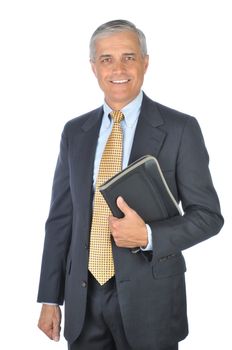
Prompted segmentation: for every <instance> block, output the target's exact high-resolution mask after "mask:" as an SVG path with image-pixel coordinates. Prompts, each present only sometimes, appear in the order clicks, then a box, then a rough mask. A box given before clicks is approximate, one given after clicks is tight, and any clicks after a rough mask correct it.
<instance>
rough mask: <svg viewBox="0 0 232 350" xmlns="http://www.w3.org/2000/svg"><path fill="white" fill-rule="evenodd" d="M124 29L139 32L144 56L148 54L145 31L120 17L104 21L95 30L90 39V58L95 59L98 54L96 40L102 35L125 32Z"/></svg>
mask: <svg viewBox="0 0 232 350" xmlns="http://www.w3.org/2000/svg"><path fill="white" fill-rule="evenodd" d="M124 31H131V32H134V33H136V34H137V36H138V40H139V45H140V49H141V54H142V56H143V57H144V56H146V55H147V43H146V37H145V35H144V34H143V32H142V31H141V30H140V29H138V28H137V27H136V26H135V25H134V24H133V23H132V22H129V21H126V20H122V19H118V20H114V21H110V22H107V23H104V24H102V25H100V27H98V28H97V29H96V30H95V32H94V33H93V35H92V37H91V39H90V45H89V49H90V60H91V61H94V60H95V56H96V47H95V44H96V40H97V39H99V38H100V37H104V36H108V35H110V34H114V33H119V32H124Z"/></svg>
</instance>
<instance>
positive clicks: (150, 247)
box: [140, 224, 153, 251]
mask: <svg viewBox="0 0 232 350" xmlns="http://www.w3.org/2000/svg"><path fill="white" fill-rule="evenodd" d="M146 227H147V239H148V243H147V246H146V247H145V248H142V247H140V249H141V250H143V251H147V250H153V244H152V231H151V228H150V226H149V225H147V224H146Z"/></svg>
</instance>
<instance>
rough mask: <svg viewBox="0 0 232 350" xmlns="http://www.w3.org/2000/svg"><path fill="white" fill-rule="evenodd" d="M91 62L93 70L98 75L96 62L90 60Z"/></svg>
mask: <svg viewBox="0 0 232 350" xmlns="http://www.w3.org/2000/svg"><path fill="white" fill-rule="evenodd" d="M90 64H91V68H92V71H93V73H94V75H95V77H96V76H97V71H96V64H95V63H94V62H93V61H92V60H90Z"/></svg>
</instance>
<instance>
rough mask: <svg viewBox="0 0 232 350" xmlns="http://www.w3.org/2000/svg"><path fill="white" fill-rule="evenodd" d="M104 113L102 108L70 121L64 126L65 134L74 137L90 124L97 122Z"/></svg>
mask: <svg viewBox="0 0 232 350" xmlns="http://www.w3.org/2000/svg"><path fill="white" fill-rule="evenodd" d="M102 113H103V108H102V106H101V107H99V108H96V109H94V110H92V111H89V112H87V113H84V114H82V115H80V116H78V117H75V118H73V119H70V120H69V121H68V122H67V123H66V124H65V125H64V131H63V133H65V134H67V135H69V136H70V135H73V134H76V133H78V132H80V130H82V129H83V128H85V127H87V126H88V125H89V124H92V123H94V122H97V120H98V119H99V118H100V117H101V116H102Z"/></svg>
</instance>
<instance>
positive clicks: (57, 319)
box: [52, 308, 61, 341]
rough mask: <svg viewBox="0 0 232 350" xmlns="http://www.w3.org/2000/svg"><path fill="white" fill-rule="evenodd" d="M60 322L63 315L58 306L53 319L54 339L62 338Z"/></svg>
mask: <svg viewBox="0 0 232 350" xmlns="http://www.w3.org/2000/svg"><path fill="white" fill-rule="evenodd" d="M60 322H61V315H60V309H59V308H58V309H57V310H56V313H55V317H54V319H53V330H52V339H53V340H54V341H59V340H60Z"/></svg>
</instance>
